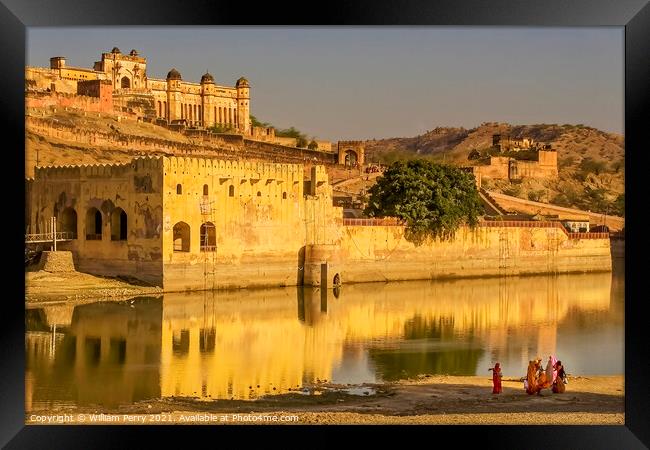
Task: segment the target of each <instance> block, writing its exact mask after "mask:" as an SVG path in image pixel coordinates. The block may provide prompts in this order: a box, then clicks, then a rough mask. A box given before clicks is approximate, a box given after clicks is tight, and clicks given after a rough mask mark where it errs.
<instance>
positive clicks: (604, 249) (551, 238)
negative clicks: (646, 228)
mask: <svg viewBox="0 0 650 450" xmlns="http://www.w3.org/2000/svg"><path fill="white" fill-rule="evenodd" d="M310 253H311V250H310V249H309V248H308V249H307V255H310ZM328 261H329V262H331V263H332V267H331V268H329V269H328V271H329V273H328V277H327V278H328V280H329V282H330V283H331V282H332V279H333V277H334V275H335V273H339V274H340V276H341V277H342V281H343V283H348V282H369V281H396V280H418V279H432V278H441V277H469V276H495V275H519V274H532V273H555V272H560V273H562V272H591V271H610V270H611V254H610V244H609V239H580V240H576V239H569V238H568V237H567V235H566V234H565V233H563V232H562V230H559V229H558V228H515V227H498V228H497V227H489V228H488V227H479V228H477V229H475V230H471V229H469V228H467V227H463V228H461V229H459V230H458V232H457V233H456V235H455V237H454V238H453V239H451V240H448V241H441V240H435V241H429V242H426V243H425V244H423V245H421V246H415V245H414V244H412V243H411V242H408V241H407V240H406V238H405V236H404V228H403V227H399V226H344V227H342V232H341V239H340V241H338V242H337V243H336V245H334V246H332V248H331V249H330V252H329V254H326V255H321V254H318V255H316V256H315V257H313V258H310V257H308V260H307V263H306V272H305V280H306V281H309V283H311V284H315V285H317V284H319V283H320V278H321V264H322V263H323V262H328Z"/></svg>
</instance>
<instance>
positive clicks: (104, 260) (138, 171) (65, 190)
mask: <svg viewBox="0 0 650 450" xmlns="http://www.w3.org/2000/svg"><path fill="white" fill-rule="evenodd" d="M31 184H32V187H31V205H30V211H31V219H30V224H31V227H30V229H31V232H32V233H43V232H45V231H46V229H47V224H48V223H49V220H50V217H52V216H57V223H58V225H59V228H58V230H59V231H65V225H64V223H65V221H66V218H65V217H70V216H69V212H65V211H66V209H67V208H70V209H71V210H73V211H74V212H75V214H76V229H75V230H74V231H76V239H74V240H72V241H70V242H61V243H60V244H58V245H57V248H58V249H59V250H70V251H72V253H73V256H74V259H75V265H76V267H77V269H78V270H80V271H82V272H88V273H95V274H101V275H110V276H115V275H128V276H133V277H136V278H140V279H142V280H145V281H148V282H151V283H154V284H157V285H160V284H161V283H162V254H161V244H162V237H161V231H162V223H161V219H162V197H161V190H162V161H161V160H160V159H156V158H137V159H134V160H133V162H132V163H130V164H121V165H118V164H115V165H97V166H75V167H57V168H37V169H36V171H35V178H34V181H33V182H32V183H31ZM93 207H94V208H97V210H99V211H100V213H101V217H102V227H101V230H102V233H101V234H102V236H101V240H88V239H87V235H88V234H94V229H91V228H92V224H91V223H89V222H88V221H87V217H86V215H87V212H88V210H89V209H91V208H93ZM116 208H122V210H124V212H125V213H126V215H127V238H126V240H112V238H111V222H112V220H113V219H112V213H113V211H114V210H115V209H116ZM68 211H70V210H68Z"/></svg>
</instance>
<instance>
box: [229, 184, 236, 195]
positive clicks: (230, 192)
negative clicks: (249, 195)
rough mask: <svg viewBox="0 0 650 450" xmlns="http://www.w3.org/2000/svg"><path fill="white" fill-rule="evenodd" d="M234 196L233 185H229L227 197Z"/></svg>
mask: <svg viewBox="0 0 650 450" xmlns="http://www.w3.org/2000/svg"><path fill="white" fill-rule="evenodd" d="M234 196H235V186H232V185H231V186H230V187H229V188H228V197H234Z"/></svg>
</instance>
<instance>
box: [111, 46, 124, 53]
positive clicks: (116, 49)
mask: <svg viewBox="0 0 650 450" xmlns="http://www.w3.org/2000/svg"><path fill="white" fill-rule="evenodd" d="M111 53H122V52H121V51H120V49H119V48H117V47H113V50H111Z"/></svg>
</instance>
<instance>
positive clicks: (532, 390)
mask: <svg viewBox="0 0 650 450" xmlns="http://www.w3.org/2000/svg"><path fill="white" fill-rule="evenodd" d="M538 367H539V366H538V364H537V361H529V362H528V373H527V374H526V383H527V384H526V393H527V394H528V395H533V394H537V393H538V392H539V389H538V388H537V368H538Z"/></svg>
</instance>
